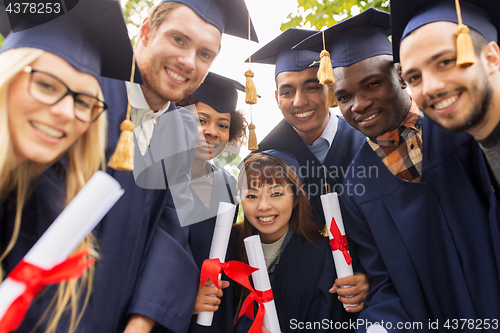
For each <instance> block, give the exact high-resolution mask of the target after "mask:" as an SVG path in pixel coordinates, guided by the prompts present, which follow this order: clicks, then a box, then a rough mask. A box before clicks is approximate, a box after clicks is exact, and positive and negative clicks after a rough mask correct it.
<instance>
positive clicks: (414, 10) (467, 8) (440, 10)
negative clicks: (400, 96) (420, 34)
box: [391, 0, 500, 61]
mask: <svg viewBox="0 0 500 333" xmlns="http://www.w3.org/2000/svg"><path fill="white" fill-rule="evenodd" d="M460 7H461V14H462V15H461V16H462V21H463V24H465V25H467V26H468V27H469V28H472V29H474V30H475V31H477V32H478V33H480V34H481V35H483V36H484V37H485V38H486V39H487V40H488V41H495V42H497V38H498V36H497V35H498V30H499V28H500V2H498V1H491V0H474V1H473V2H472V1H465V0H462V1H460ZM391 21H392V32H393V34H392V43H393V49H394V58H395V60H397V61H399V46H400V44H401V41H402V40H403V39H404V38H405V37H406V36H407V35H408V34H410V33H411V32H412V31H414V30H415V29H417V28H419V27H421V26H423V25H426V24H429V23H432V22H439V21H446V22H453V23H458V16H457V10H456V8H455V1H454V0H447V1H433V0H391ZM492 22H493V23H492Z"/></svg>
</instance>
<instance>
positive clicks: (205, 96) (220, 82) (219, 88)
mask: <svg viewBox="0 0 500 333" xmlns="http://www.w3.org/2000/svg"><path fill="white" fill-rule="evenodd" d="M236 90H240V91H243V92H244V91H245V86H244V85H242V84H241V83H239V82H238V81H235V80H232V79H229V78H227V77H224V76H222V75H218V74H215V73H212V72H209V73H208V75H207V77H206V78H205V81H203V83H202V84H201V86H200V87H199V88H198V89H196V90H195V92H193V94H192V96H193V97H194V98H196V99H197V100H199V101H200V102H203V103H205V104H207V105H209V106H211V107H212V108H214V110H215V111H217V112H220V113H229V112H234V111H235V110H236V103H237V102H238V92H237V91H236Z"/></svg>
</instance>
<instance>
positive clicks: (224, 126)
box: [219, 124, 229, 129]
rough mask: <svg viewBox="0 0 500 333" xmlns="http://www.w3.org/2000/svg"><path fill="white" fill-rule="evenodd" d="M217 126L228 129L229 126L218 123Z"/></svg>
mask: <svg viewBox="0 0 500 333" xmlns="http://www.w3.org/2000/svg"><path fill="white" fill-rule="evenodd" d="M219 127H220V128H222V129H229V126H227V125H226V124H219Z"/></svg>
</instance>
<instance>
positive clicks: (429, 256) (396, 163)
mask: <svg viewBox="0 0 500 333" xmlns="http://www.w3.org/2000/svg"><path fill="white" fill-rule="evenodd" d="M405 5H406V3H405ZM390 27H391V24H390V17H389V14H387V13H384V12H380V11H377V10H374V9H368V10H366V11H365V12H363V13H361V14H359V15H358V16H355V17H353V18H351V19H349V20H346V21H344V22H342V23H339V24H337V25H335V26H333V27H331V28H329V29H327V30H325V41H328V42H327V46H330V50H331V58H332V60H333V63H332V65H333V67H334V74H335V77H336V79H337V81H336V82H335V83H334V85H333V86H334V92H335V97H336V98H337V100H338V103H339V108H340V110H341V112H342V113H343V115H344V116H345V118H346V120H347V121H348V122H349V123H350V124H351V125H352V126H354V127H355V128H356V129H358V130H359V131H361V132H362V133H363V134H365V135H367V136H368V137H369V138H368V139H367V141H366V143H365V144H363V145H362V146H361V148H360V150H359V151H358V153H357V154H356V156H355V157H354V159H353V161H352V163H351V168H354V169H355V170H358V169H359V168H360V167H365V168H370V167H375V168H376V169H377V170H378V172H377V174H376V176H375V177H358V174H352V173H349V174H348V175H347V176H346V178H345V179H344V183H346V182H352V183H356V184H357V185H359V186H360V187H361V188H362V189H363V191H362V193H361V192H357V193H354V194H353V195H346V194H344V195H343V196H342V197H341V207H342V216H343V219H344V224H345V228H346V235H347V236H348V237H349V238H350V239H351V240H352V241H353V242H354V243H355V245H356V247H357V249H358V255H359V260H360V263H361V264H362V265H363V267H364V268H365V270H366V273H367V275H368V278H369V281H370V285H371V290H370V292H369V294H368V296H367V298H366V302H365V303H366V304H365V309H364V310H363V311H362V312H361V313H360V318H359V319H361V320H364V321H365V322H371V323H373V322H378V323H381V322H383V323H384V325H383V327H384V328H386V329H387V331H390V332H401V331H405V332H422V331H423V332H425V331H430V330H431V329H437V330H439V331H446V330H447V326H445V325H447V323H448V324H449V323H453V320H454V319H456V318H473V319H476V318H489V320H488V321H490V320H495V319H497V317H498V313H499V309H500V307H499V306H500V302H498V301H497V300H496V299H495V300H494V301H492V302H488V304H484V305H483V304H482V301H481V300H482V299H485V298H486V297H488V296H487V295H488V293H491V294H497V293H499V292H500V285H499V280H498V276H499V275H498V274H497V270H496V269H497V267H498V266H497V263H498V260H497V259H496V258H498V256H497V254H496V253H497V252H496V249H495V247H496V245H495V244H496V243H498V241H499V240H500V237H499V235H498V232H496V231H494V232H492V231H491V230H495V229H494V228H493V229H490V223H491V227H495V226H497V224H496V223H497V220H496V219H495V218H492V219H491V220H490V216H491V215H490V211H489V209H488V207H485V205H484V203H483V196H482V194H481V192H480V191H479V190H478V188H477V178H476V176H475V175H474V173H473V172H472V170H471V169H473V168H474V166H473V165H472V163H471V156H473V155H474V151H477V150H478V149H479V147H478V145H477V143H476V142H475V141H474V140H473V139H472V138H471V137H470V136H468V135H465V134H460V135H455V136H454V135H449V134H447V133H445V132H444V131H442V130H441V129H440V128H439V127H438V126H436V125H435V124H434V123H433V122H432V121H430V120H429V119H428V118H424V117H422V113H421V112H420V110H419V109H418V107H417V106H416V104H415V102H414V101H412V100H411V99H410V97H409V96H408V93H407V92H406V89H405V88H406V84H405V82H404V81H403V80H402V78H401V70H400V67H399V65H397V64H394V63H393V59H392V46H391V43H390V42H389V40H388V35H389V34H390ZM321 37H322V36H321V35H316V36H313V37H311V38H310V40H309V41H308V40H306V41H304V42H303V43H301V45H302V44H303V45H302V46H303V47H308V48H311V47H313V45H312V44H314V43H315V45H316V47H319V48H321V47H322V38H321ZM301 45H298V46H297V48H300V47H301ZM313 49H314V48H313ZM492 215H494V213H493V214H492ZM497 230H498V229H497ZM471 235H474V236H473V237H472V236H471ZM492 270H493V273H492ZM478 285H481V286H488V287H487V288H486V287H485V288H481V287H480V288H476V286H478ZM431 322H432V323H436V324H434V326H429V325H428V324H429V323H431ZM398 325H399V326H398ZM451 327H452V326H448V328H451ZM403 328H405V329H404V330H403ZM358 331H359V332H365V331H366V327H364V328H360V329H359V330H358Z"/></svg>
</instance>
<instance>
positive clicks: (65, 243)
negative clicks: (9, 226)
mask: <svg viewBox="0 0 500 333" xmlns="http://www.w3.org/2000/svg"><path fill="white" fill-rule="evenodd" d="M123 192H124V190H122V189H121V187H120V184H119V183H118V182H117V181H116V180H115V179H114V178H113V177H111V176H110V175H108V174H107V173H105V172H103V171H97V172H96V173H95V174H94V175H93V176H92V178H90V179H89V181H88V182H87V184H85V186H84V187H83V188H82V189H81V190H80V192H78V194H77V195H76V196H75V197H74V198H73V200H72V201H71V202H70V203H69V204H68V206H67V207H66V208H65V209H64V210H63V211H62V212H61V214H59V216H58V217H57V218H56V219H55V221H54V222H53V223H52V224H51V225H50V226H49V228H48V229H47V230H46V231H45V232H44V234H43V235H42V236H41V237H40V239H39V240H38V241H37V242H36V243H35V245H33V247H32V248H31V249H30V250H29V252H28V253H27V254H26V256H24V261H25V262H28V263H30V264H32V265H35V266H38V267H40V268H42V269H45V270H49V269H52V268H53V267H54V266H56V265H58V264H60V263H61V262H63V261H64V260H65V259H66V258H67V257H68V256H69V255H70V254H71V252H73V251H74V249H75V248H76V247H77V246H78V244H80V243H81V241H82V240H83V239H84V238H85V237H86V236H87V235H88V234H89V233H90V232H91V231H92V230H93V229H94V228H95V226H96V225H97V223H99V221H100V220H101V219H102V218H103V217H104V215H105V214H106V213H107V212H108V211H109V210H110V209H111V207H112V206H113V205H114V204H115V203H116V201H118V199H119V198H120V197H121V196H122V194H123ZM25 289H26V287H25V285H24V284H23V283H21V282H19V281H15V280H11V279H9V277H8V276H7V278H6V279H5V280H4V281H3V283H2V284H1V285H0V320H1V319H2V318H3V316H4V315H5V313H6V312H7V310H8V309H9V307H10V305H11V304H12V303H13V302H14V301H15V300H16V299H17V298H18V297H19V296H21V294H22V293H23V292H24V290H25Z"/></svg>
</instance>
